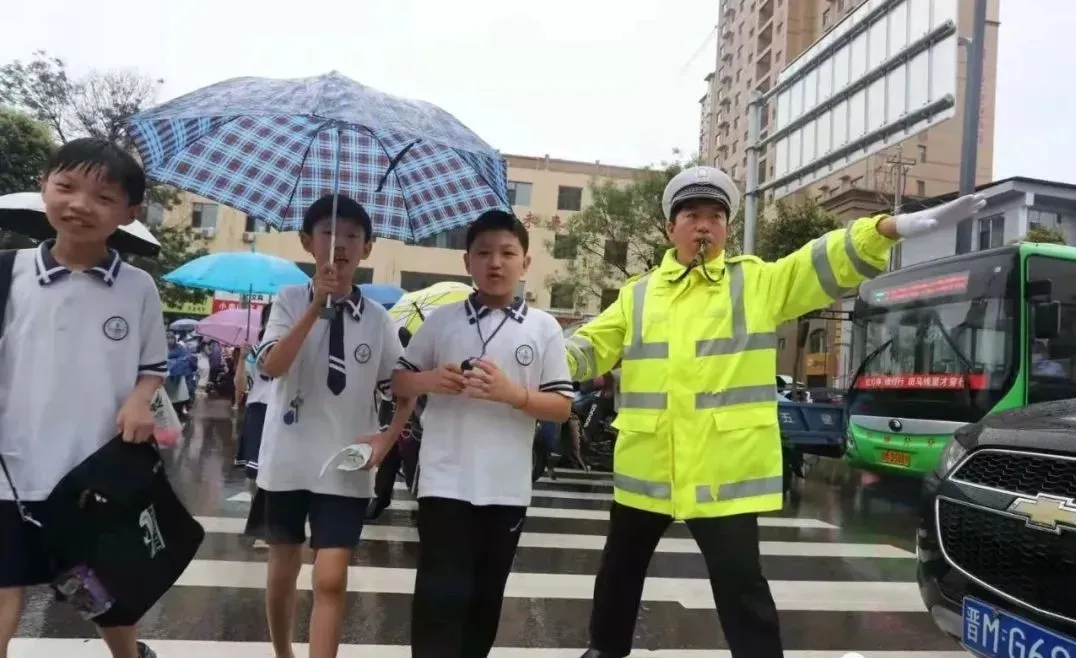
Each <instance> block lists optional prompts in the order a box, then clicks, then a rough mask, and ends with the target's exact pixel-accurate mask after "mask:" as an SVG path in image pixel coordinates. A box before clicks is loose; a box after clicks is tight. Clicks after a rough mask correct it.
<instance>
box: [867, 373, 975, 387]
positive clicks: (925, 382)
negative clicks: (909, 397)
mask: <svg viewBox="0 0 1076 658" xmlns="http://www.w3.org/2000/svg"><path fill="white" fill-rule="evenodd" d="M986 383H987V377H986V375H982V374H974V375H950V374H939V375H932V374H924V375H911V374H906V375H864V376H862V377H860V378H859V381H857V382H856V388H858V389H873V390H886V389H889V390H893V389H948V390H962V389H965V388H970V389H973V390H982V389H984V388H986Z"/></svg>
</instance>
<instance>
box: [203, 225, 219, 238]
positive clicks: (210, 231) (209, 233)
mask: <svg viewBox="0 0 1076 658" xmlns="http://www.w3.org/2000/svg"><path fill="white" fill-rule="evenodd" d="M201 234H202V237H203V238H211V237H213V236H214V235H216V234H217V229H215V228H213V227H212V226H207V227H205V228H203V229H201Z"/></svg>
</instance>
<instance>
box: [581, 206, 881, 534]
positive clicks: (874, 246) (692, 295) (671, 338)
mask: <svg viewBox="0 0 1076 658" xmlns="http://www.w3.org/2000/svg"><path fill="white" fill-rule="evenodd" d="M878 219H879V218H877V217H869V218H863V219H859V220H856V221H855V222H853V223H852V224H850V225H849V227H848V228H847V229H841V230H836V231H831V232H830V233H827V234H826V235H824V236H822V237H820V238H818V239H816V240H812V241H811V242H810V243H808V244H807V245H805V246H804V247H802V248H801V249H799V250H798V251H796V252H795V253H792V254H790V255H788V256H786V257H785V258H782V259H780V260H778V261H776V262H774V263H766V262H764V261H762V260H760V259H758V258H755V257H753V256H740V257H737V258H729V259H728V260H725V259H724V258H723V257H721V256H719V257H718V258H716V259H714V260H711V261H710V262H709V263H707V264H706V272H707V273H708V274H709V276H710V278H712V279H713V280H714V281H710V280H709V279H708V278H706V277H705V276H704V274H703V272H702V271H701V270H700V268H697V267H696V268H695V269H694V270H693V271H692V272H691V273H690V274H688V275H687V276H686V277H684V278H683V279H682V280H680V281H677V278H678V277H680V275H681V274H683V272H684V266H683V265H681V264H680V263H679V262H678V261H677V260H676V258H675V254H674V252H673V251H672V250H670V251H668V252H667V253H666V254H665V258H664V260H663V261H662V263H661V265H660V266H659V267H658V268H657V269H655V270H653V271H651V272H648V273H646V274H644V275H642V276H640V277H638V278H636V279H634V280H632V281H629V282H628V283H627V284H626V285H625V286H624V287H623V288H621V290H620V295H619V297H618V298H617V300H616V302H614V303H613V304H612V305H611V306H609V307H608V308H607V309H606V310H605V311H603V312H602V314H601V315H599V316H598V317H597V318H595V319H594V320H593V321H591V322H590V323H588V324H587V325H585V326H584V327H582V328H581V329H579V330H578V331H577V332H576V333H575V334H574V335H573V336H571V337H570V338H569V339H568V363H569V367H570V369H571V371H572V375H573V379H574V380H576V381H581V380H586V379H589V378H592V377H595V376H597V375H599V374H601V373H604V372H608V371H609V370H610V369H612V367H613V366H614V365H615V364H616V363H617V361H619V360H621V359H623V362H622V370H621V379H620V409H619V413H618V414H617V418H616V421H615V422H614V423H613V425H614V427H616V428H617V430H619V433H620V434H619V437H618V439H617V443H616V452H615V456H614V476H613V486H614V488H615V491H614V497H615V499H616V501H617V502H618V503H621V504H623V505H627V506H629V507H634V508H637V509H642V510H648V511H651V512H657V513H661V514H668V515H671V516H673V517H675V518H678V519H690V518H698V517H714V516H727V515H732V514H747V513H754V512H768V511H773V510H778V509H781V506H782V503H783V486H782V463H783V462H782V459H781V439H780V433H779V431H778V424H777V408H776V404H777V402H776V400H777V395H776V390H775V386H774V382H775V381H776V377H777V372H776V370H777V332H776V330H777V327H778V326H779V325H780V324H782V323H784V322H786V321H788V320H791V319H794V318H798V317H800V316H801V315H803V314H805V313H807V312H809V311H813V310H817V309H820V308H824V307H827V306H829V305H830V304H831V303H833V302H834V301H835V300H837V299H839V298H841V297H842V296H844V294H845V293H847V292H850V291H852V290H854V289H855V287H856V286H857V285H858V284H859V283H860V282H862V281H863V280H865V279H869V278H871V277H874V276H876V275H878V274H880V273H881V272H882V271H883V270H884V269H885V265H886V262H887V260H888V257H889V250H890V248H891V247H893V245H895V244H896V242H895V241H893V240H889V239H888V238H885V237H883V236H881V235H880V234H879V233H878V231H877V230H876V229H875V225H876V224H877V222H878Z"/></svg>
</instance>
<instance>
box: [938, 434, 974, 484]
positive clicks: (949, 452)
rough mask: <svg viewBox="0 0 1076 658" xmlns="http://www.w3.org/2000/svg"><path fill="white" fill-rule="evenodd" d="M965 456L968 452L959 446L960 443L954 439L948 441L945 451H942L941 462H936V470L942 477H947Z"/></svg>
mask: <svg viewBox="0 0 1076 658" xmlns="http://www.w3.org/2000/svg"><path fill="white" fill-rule="evenodd" d="M966 454H968V451H967V449H966V448H965V447H964V446H962V445H960V441H957V440H956V439H955V438H952V439H949V443H947V444H945V450H942V454H941V460H940V461H939V462H938V469H939V470H940V471H941V474H942V476H945V475H948V474H949V472H950V471H952V470H953V469H954V468H955V467H956V465H957V464H958V463H960V460H961V459H963V458H964V455H966Z"/></svg>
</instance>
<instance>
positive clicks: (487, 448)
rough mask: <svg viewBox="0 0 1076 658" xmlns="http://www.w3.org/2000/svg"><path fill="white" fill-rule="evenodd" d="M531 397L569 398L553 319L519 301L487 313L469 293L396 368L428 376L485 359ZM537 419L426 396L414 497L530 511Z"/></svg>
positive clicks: (435, 319)
mask: <svg viewBox="0 0 1076 658" xmlns="http://www.w3.org/2000/svg"><path fill="white" fill-rule="evenodd" d="M484 342H485V343H486V347H485V350H484V352H485V358H486V359H488V360H490V361H492V362H493V363H495V364H497V367H499V368H500V369H501V370H503V371H504V373H505V374H506V375H507V376H508V377H509V378H510V379H511V380H512V381H514V382H516V383H518V384H520V385H522V386H524V387H526V388H528V389H530V390H531V391H543V392H555V393H560V394H562V395H564V396H565V397H568V398H571V397H572V395H573V389H572V383H571V377H570V375H569V372H568V360H567V357H566V355H565V348H564V334H563V333H562V331H561V327H560V324H559V323H558V322H557V321H556V319H555V318H554V317H553V316H552V315H550V314H548V313H546V312H545V311H542V310H540V309H535V308H529V307H528V306H527V304H526V302H524V301H523V300H521V299H517V300H516V301H515V302H514V303H513V304H511V305H510V306H508V307H507V308H504V309H491V308H488V307H485V306H483V305H482V303H481V302H479V301H478V298H477V295H474V294H472V295H471V296H470V297H469V298H468V299H466V300H464V301H462V302H458V303H456V304H448V305H446V306H443V307H441V308H439V309H437V310H435V311H433V312H432V313H430V315H429V316H428V317H427V318H426V320H425V322H423V324H422V326H421V327H420V328H419V330H418V331H416V332H415V335H414V337H413V338H412V339H411V343H410V344H409V345H408V346H407V349H406V350H405V353H404V357H403V358H402V359H400V362H399V365H398V366H397V368H401V369H408V370H412V371H424V370H433V369H435V368H438V367H440V366H441V365H443V364H446V363H461V362H463V361H464V360H465V359H470V358H475V357H479V356H482V355H483V349H482V346H483V343H484ZM535 423H536V421H535V419H534V418H533V417H531V416H529V415H527V414H526V413H524V412H522V411H519V410H518V409H513V408H512V407H511V406H510V405H507V404H503V403H498V402H488V401H486V400H476V399H473V398H469V397H466V396H464V395H439V394H431V395H430V396H429V399H428V402H427V403H426V410H425V411H424V412H423V414H422V426H423V434H422V447H421V449H420V452H419V463H420V464H421V465H422V468H421V469H420V470H419V484H418V492H419V497H426V496H430V497H440V498H453V499H456V500H465V501H467V502H470V503H472V504H474V505H520V506H524V505H529V504H530V499H531V460H532V456H531V448H532V445H533V441H534V431H535Z"/></svg>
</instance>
